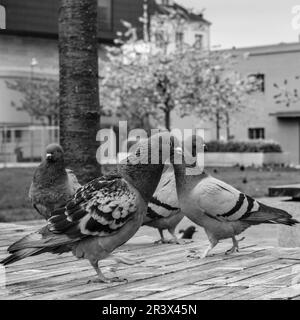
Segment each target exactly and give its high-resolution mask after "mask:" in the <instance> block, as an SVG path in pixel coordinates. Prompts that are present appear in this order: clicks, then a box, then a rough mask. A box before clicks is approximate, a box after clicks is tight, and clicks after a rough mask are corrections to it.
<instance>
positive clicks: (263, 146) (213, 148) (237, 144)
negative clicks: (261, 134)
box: [206, 140, 282, 153]
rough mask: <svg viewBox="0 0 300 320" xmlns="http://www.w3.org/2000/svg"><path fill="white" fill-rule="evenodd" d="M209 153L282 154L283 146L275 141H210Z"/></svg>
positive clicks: (208, 145) (207, 144)
mask: <svg viewBox="0 0 300 320" xmlns="http://www.w3.org/2000/svg"><path fill="white" fill-rule="evenodd" d="M206 146H207V152H264V153H266V152H282V149H281V146H280V145H279V144H278V143H277V142H273V141H263V140H255V141H228V142H224V141H209V142H207V143H206Z"/></svg>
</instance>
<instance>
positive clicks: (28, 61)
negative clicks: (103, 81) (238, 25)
mask: <svg viewBox="0 0 300 320" xmlns="http://www.w3.org/2000/svg"><path fill="white" fill-rule="evenodd" d="M58 8H59V0H51V1H50V0H26V1H24V0H0V14H1V16H0V18H1V24H0V97H1V99H0V162H1V161H13V162H14V161H17V160H18V161H28V160H35V159H36V158H39V157H40V156H41V154H42V151H43V149H44V146H45V145H47V144H48V143H49V142H52V141H57V139H58V128H57V127H49V126H46V125H45V123H43V121H41V120H38V119H35V118H34V117H30V116H29V115H28V113H26V112H24V111H19V110H17V108H15V107H14V106H12V102H13V103H15V104H18V103H19V102H20V101H21V100H22V95H21V94H20V93H18V92H17V91H14V90H11V89H9V88H8V87H7V81H13V80H14V79H22V78H26V79H30V78H33V79H38V78H41V79H42V78H49V79H58V23H57V21H58ZM98 9H99V12H98V24H99V29H98V39H99V57H100V59H103V58H104V56H105V53H104V50H103V45H113V44H114V39H115V38H116V36H117V32H119V31H124V30H125V29H124V25H123V24H122V20H124V21H128V22H130V23H131V24H132V25H133V26H134V27H135V29H136V32H137V35H138V37H140V38H141V37H144V36H145V32H146V33H147V34H148V36H149V37H150V36H151V17H153V16H154V15H155V13H165V14H168V12H169V11H170V10H177V11H178V12H179V13H180V15H181V16H182V17H184V18H185V19H187V20H188V22H189V23H188V24H187V25H188V26H189V27H187V28H186V29H185V30H183V31H184V32H183V36H181V35H180V36H179V35H178V34H177V35H176V34H174V39H172V42H174V43H176V37H177V40H178V39H179V40H180V41H184V42H188V43H191V42H194V41H195V40H197V39H198V40H199V42H201V45H202V44H203V45H204V46H207V45H208V43H209V36H208V33H209V25H210V24H209V22H207V21H206V20H205V19H204V18H203V16H202V15H196V14H192V13H189V12H188V11H187V10H186V9H184V8H183V7H181V6H178V5H177V4H176V3H175V2H174V1H171V0H170V1H163V2H162V1H159V0H158V1H155V0H98ZM145 15H146V17H147V19H146V21H147V22H145V21H141V19H140V18H141V17H145ZM201 28H204V29H205V30H203V29H201ZM196 32H197V35H198V37H196ZM200 40H201V41H200ZM116 122H117V120H116V119H115V118H105V117H102V119H101V126H102V127H103V126H113V125H115V124H116Z"/></svg>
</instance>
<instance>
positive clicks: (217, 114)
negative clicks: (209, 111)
mask: <svg viewBox="0 0 300 320" xmlns="http://www.w3.org/2000/svg"><path fill="white" fill-rule="evenodd" d="M220 129H221V126H220V111H219V110H217V112H216V130H217V132H216V133H217V140H218V141H219V140H220Z"/></svg>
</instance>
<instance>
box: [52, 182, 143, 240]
mask: <svg viewBox="0 0 300 320" xmlns="http://www.w3.org/2000/svg"><path fill="white" fill-rule="evenodd" d="M137 210H138V201H137V196H136V193H135V192H134V190H133V189H132V187H130V186H129V184H128V182H127V181H126V180H124V179H122V178H121V177H117V178H116V177H101V178H98V179H95V180H93V181H91V182H90V183H88V184H86V185H84V186H83V187H81V188H79V189H78V191H77V192H76V194H75V195H74V196H73V198H72V199H71V200H70V201H69V202H68V203H67V205H66V206H65V207H64V208H60V209H57V210H55V211H54V212H53V213H52V217H51V218H50V219H49V229H50V230H51V231H52V232H54V233H63V234H66V235H68V236H69V237H71V238H78V239H80V238H83V237H86V236H91V235H92V236H107V235H112V234H114V233H116V232H117V231H118V230H119V229H120V228H122V227H123V226H124V225H125V224H126V223H127V222H128V221H129V220H131V218H133V216H134V214H135V213H136V211H137Z"/></svg>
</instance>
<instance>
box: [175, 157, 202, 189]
mask: <svg viewBox="0 0 300 320" xmlns="http://www.w3.org/2000/svg"><path fill="white" fill-rule="evenodd" d="M192 159H193V160H192ZM187 163H188V164H187ZM173 167H174V173H175V180H176V188H177V191H179V192H182V191H184V190H186V189H187V187H192V186H193V185H194V183H196V182H198V181H199V179H201V178H202V177H204V176H205V172H204V170H203V169H202V168H201V167H200V166H199V165H198V163H197V160H196V159H195V158H193V157H192V156H191V155H190V154H189V153H188V152H186V153H185V155H184V157H182V161H181V163H180V164H176V163H173Z"/></svg>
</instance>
